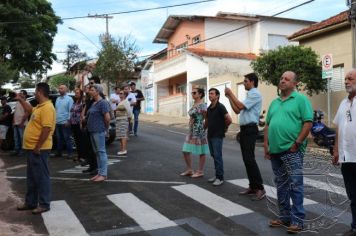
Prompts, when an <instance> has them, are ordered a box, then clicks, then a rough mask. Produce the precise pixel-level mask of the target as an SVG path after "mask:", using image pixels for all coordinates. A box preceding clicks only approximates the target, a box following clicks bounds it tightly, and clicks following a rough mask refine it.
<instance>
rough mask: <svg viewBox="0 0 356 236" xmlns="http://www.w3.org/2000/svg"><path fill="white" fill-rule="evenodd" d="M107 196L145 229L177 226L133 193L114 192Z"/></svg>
mask: <svg viewBox="0 0 356 236" xmlns="http://www.w3.org/2000/svg"><path fill="white" fill-rule="evenodd" d="M107 197H108V199H109V200H110V201H112V202H113V203H114V204H115V205H116V206H118V207H119V208H120V209H121V210H122V211H123V212H125V214H127V215H128V216H130V217H131V218H132V219H133V220H135V221H136V222H137V223H138V225H139V226H140V227H141V228H143V229H144V230H154V229H160V228H166V227H172V226H177V224H176V223H174V222H173V221H171V220H169V219H168V218H167V217H165V216H164V215H162V214H161V213H159V212H158V211H156V210H155V209H153V208H152V207H150V206H149V205H147V204H146V203H145V202H143V201H141V200H140V199H138V198H137V197H136V196H135V195H133V194H132V193H121V194H113V195H108V196H107Z"/></svg>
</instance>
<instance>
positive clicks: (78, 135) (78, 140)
mask: <svg viewBox="0 0 356 236" xmlns="http://www.w3.org/2000/svg"><path fill="white" fill-rule="evenodd" d="M71 128H72V134H73V138H74V141H75V145H76V146H77V154H78V159H80V158H83V159H84V157H85V153H84V147H83V132H82V130H81V129H80V125H79V124H76V125H71Z"/></svg>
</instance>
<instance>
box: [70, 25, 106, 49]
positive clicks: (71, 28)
mask: <svg viewBox="0 0 356 236" xmlns="http://www.w3.org/2000/svg"><path fill="white" fill-rule="evenodd" d="M68 29H70V30H73V31H76V32H78V33H80V34H81V35H83V36H84V37H85V38H86V39H87V40H89V42H91V44H93V45H94V46H95V47H96V48H97V49H100V48H99V47H98V46H97V45H96V44H95V43H94V42H93V41H91V39H90V38H88V37H87V36H86V35H85V34H83V33H82V32H80V31H79V30H77V29H75V28H73V27H68Z"/></svg>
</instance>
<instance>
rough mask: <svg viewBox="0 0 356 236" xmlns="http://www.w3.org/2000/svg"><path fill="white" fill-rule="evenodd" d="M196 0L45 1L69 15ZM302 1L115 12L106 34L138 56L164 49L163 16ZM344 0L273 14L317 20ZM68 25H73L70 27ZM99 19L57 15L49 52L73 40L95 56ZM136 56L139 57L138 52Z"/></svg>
mask: <svg viewBox="0 0 356 236" xmlns="http://www.w3.org/2000/svg"><path fill="white" fill-rule="evenodd" d="M198 1H201V0H50V1H49V2H51V4H52V8H53V9H54V11H55V13H56V15H57V16H60V17H61V18H70V17H77V16H88V15H95V14H110V13H117V12H123V11H131V10H140V9H146V8H154V7H163V6H169V5H178V4H184V3H189V2H198ZM306 1H307V0H216V1H211V2H205V3H200V4H194V5H188V6H181V7H173V8H168V9H160V10H153V11H143V12H136V13H130V14H116V15H112V16H113V18H112V19H110V20H109V34H110V35H111V36H112V37H114V38H116V39H117V38H118V37H125V36H128V35H130V36H131V38H132V39H133V40H135V43H136V45H137V47H138V48H139V49H140V50H139V56H144V55H150V54H153V53H155V52H158V51H160V50H161V49H163V48H165V47H166V45H165V44H154V43H152V41H153V39H154V38H155V36H156V35H157V33H158V31H159V30H160V28H161V27H162V25H163V23H164V22H165V20H166V19H167V17H168V16H169V15H206V16H214V15H216V14H217V12H219V11H223V12H234V13H248V14H259V15H266V16H270V15H273V14H276V13H278V12H281V11H283V10H286V9H289V8H291V7H293V6H296V5H299V4H301V3H303V2H306ZM345 3H346V1H345V0H314V1H313V2H311V3H309V4H306V5H304V6H301V7H299V8H297V9H294V10H291V11H288V12H286V13H284V14H281V15H278V16H279V17H286V18H296V19H302V20H311V21H321V20H324V19H327V18H329V17H331V16H333V15H336V14H338V13H340V12H341V11H344V10H347V9H348V8H347V6H346V4H345ZM69 27H71V28H73V29H75V30H71V29H69ZM105 31H106V24H105V19H102V18H83V19H72V20H63V23H62V24H60V25H58V32H57V34H56V36H55V38H54V46H53V52H54V53H56V54H57V58H58V59H63V58H64V57H65V53H64V52H65V50H66V48H67V45H68V44H77V45H78V46H79V48H80V49H81V51H83V52H86V53H87V54H88V56H89V57H90V58H95V57H97V52H98V48H97V47H99V48H100V40H99V35H101V34H103V33H105ZM141 58H142V59H143V58H144V57H141ZM60 71H63V66H62V65H61V64H60V63H54V64H53V65H52V70H51V71H49V72H48V75H51V74H54V73H58V72H60Z"/></svg>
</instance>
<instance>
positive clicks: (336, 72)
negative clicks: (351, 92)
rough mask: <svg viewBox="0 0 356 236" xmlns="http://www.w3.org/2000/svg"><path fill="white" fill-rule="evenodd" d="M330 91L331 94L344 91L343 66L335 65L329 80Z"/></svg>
mask: <svg viewBox="0 0 356 236" xmlns="http://www.w3.org/2000/svg"><path fill="white" fill-rule="evenodd" d="M330 90H331V91H333V92H337V91H344V90H345V75H344V65H343V64H342V65H336V66H334V68H333V77H332V78H331V80H330Z"/></svg>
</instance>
